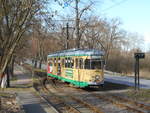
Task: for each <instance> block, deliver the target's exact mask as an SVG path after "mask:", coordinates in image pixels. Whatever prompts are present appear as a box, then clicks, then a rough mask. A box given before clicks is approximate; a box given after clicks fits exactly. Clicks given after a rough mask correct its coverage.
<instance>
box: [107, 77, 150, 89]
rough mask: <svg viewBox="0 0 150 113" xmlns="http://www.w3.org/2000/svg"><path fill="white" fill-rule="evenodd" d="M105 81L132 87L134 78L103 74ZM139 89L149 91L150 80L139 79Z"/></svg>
mask: <svg viewBox="0 0 150 113" xmlns="http://www.w3.org/2000/svg"><path fill="white" fill-rule="evenodd" d="M105 81H107V82H111V83H117V84H123V85H127V86H134V77H127V76H119V75H110V74H105ZM140 88H144V89H150V80H146V79H140Z"/></svg>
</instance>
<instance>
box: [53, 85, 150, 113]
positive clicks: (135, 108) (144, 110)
mask: <svg viewBox="0 0 150 113" xmlns="http://www.w3.org/2000/svg"><path fill="white" fill-rule="evenodd" d="M63 84H64V83H61V84H59V86H61V88H60V87H58V85H56V84H55V85H56V86H55V87H56V88H59V90H62V91H63V92H64V90H63V88H64V87H63ZM76 90H78V92H83V93H85V92H86V93H89V92H88V91H86V90H83V89H79V88H78V89H77V88H76ZM90 95H91V96H93V97H95V98H97V101H98V99H99V100H101V101H105V102H108V103H111V104H112V105H114V106H116V107H118V108H121V109H124V110H126V111H128V112H133V113H150V106H147V105H145V104H142V103H138V102H136V101H133V100H129V99H126V98H123V97H119V96H116V95H113V94H105V95H104V94H97V93H93V92H90ZM70 97H71V95H70ZM71 98H74V100H76V98H75V97H74V96H72V97H71ZM79 100H81V99H79ZM77 101H78V99H77ZM82 102H84V103H86V104H88V103H87V102H85V101H83V100H82ZM84 103H83V104H84ZM86 104H85V105H86ZM87 106H89V107H91V104H89V105H87ZM91 108H92V109H93V110H94V109H95V108H97V107H96V106H92V107H91ZM94 111H95V112H96V111H99V112H102V111H103V110H102V108H101V109H100V110H94ZM104 111H105V110H104Z"/></svg>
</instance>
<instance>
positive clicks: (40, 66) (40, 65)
mask: <svg viewBox="0 0 150 113" xmlns="http://www.w3.org/2000/svg"><path fill="white" fill-rule="evenodd" d="M41 68H42V59H40V62H39V69H41Z"/></svg>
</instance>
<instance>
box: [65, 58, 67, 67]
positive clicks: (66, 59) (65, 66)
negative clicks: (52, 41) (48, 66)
mask: <svg viewBox="0 0 150 113" xmlns="http://www.w3.org/2000/svg"><path fill="white" fill-rule="evenodd" d="M67 67H68V59H67V58H65V68H67Z"/></svg>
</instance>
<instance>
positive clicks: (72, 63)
mask: <svg viewBox="0 0 150 113" xmlns="http://www.w3.org/2000/svg"><path fill="white" fill-rule="evenodd" d="M73 67H74V59H71V67H70V68H73Z"/></svg>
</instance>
